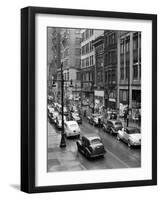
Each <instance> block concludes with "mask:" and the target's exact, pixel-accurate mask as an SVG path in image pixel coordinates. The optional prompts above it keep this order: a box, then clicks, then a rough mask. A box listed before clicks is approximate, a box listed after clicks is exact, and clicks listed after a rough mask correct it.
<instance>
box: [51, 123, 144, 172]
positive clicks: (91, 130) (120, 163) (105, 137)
mask: <svg viewBox="0 0 161 200" xmlns="http://www.w3.org/2000/svg"><path fill="white" fill-rule="evenodd" d="M80 128H81V135H98V136H100V137H101V139H102V141H103V144H104V146H105V149H106V154H105V156H104V157H100V158H96V159H92V160H88V159H86V158H85V157H84V155H82V154H81V153H79V152H78V151H77V146H76V141H77V139H67V140H66V144H67V149H70V150H72V152H73V154H72V156H74V159H75V160H76V161H77V162H79V163H80V165H81V166H82V168H83V169H115V168H117V169H118V168H136V167H140V166H141V148H129V147H128V146H127V144H125V143H123V142H122V141H118V140H117V139H116V137H115V136H113V135H110V134H108V133H106V132H104V131H103V130H102V129H101V128H97V127H94V126H92V125H90V124H89V123H88V122H87V121H83V124H82V125H80ZM48 131H49V132H50V134H49V135H48V148H49V146H53V147H54V140H52V137H53V135H52V134H51V133H52V132H53V133H55V134H56V135H54V137H55V138H56V137H57V136H58V137H60V135H61V131H60V130H57V129H56V128H55V126H54V125H51V124H48ZM66 151H68V150H66ZM65 164H66V163H65V161H64V165H65Z"/></svg>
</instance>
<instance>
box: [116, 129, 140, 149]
mask: <svg viewBox="0 0 161 200" xmlns="http://www.w3.org/2000/svg"><path fill="white" fill-rule="evenodd" d="M117 139H118V140H120V139H121V140H122V141H124V142H126V143H127V144H128V146H129V147H131V146H141V133H140V130H139V129H138V128H135V127H126V128H122V130H119V131H118V134H117Z"/></svg>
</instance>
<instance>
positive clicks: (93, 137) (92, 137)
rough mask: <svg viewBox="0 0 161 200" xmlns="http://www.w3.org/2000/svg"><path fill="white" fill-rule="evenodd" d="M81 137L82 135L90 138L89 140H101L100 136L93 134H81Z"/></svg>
mask: <svg viewBox="0 0 161 200" xmlns="http://www.w3.org/2000/svg"><path fill="white" fill-rule="evenodd" d="M82 137H84V138H86V139H88V140H90V141H92V140H94V139H99V140H101V138H100V137H99V136H97V135H96V136H95V135H92V136H85V135H83V136H82Z"/></svg>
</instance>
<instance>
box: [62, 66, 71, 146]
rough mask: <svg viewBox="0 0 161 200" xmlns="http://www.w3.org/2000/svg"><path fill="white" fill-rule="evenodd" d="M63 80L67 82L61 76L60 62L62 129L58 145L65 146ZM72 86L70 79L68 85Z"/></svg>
mask: <svg viewBox="0 0 161 200" xmlns="http://www.w3.org/2000/svg"><path fill="white" fill-rule="evenodd" d="M64 82H67V81H65V80H64V76H63V65H62V64H61V91H62V92H61V102H62V107H61V112H62V131H61V140H60V147H61V148H62V147H66V141H65V133H64ZM69 87H73V84H72V80H70V86H69Z"/></svg>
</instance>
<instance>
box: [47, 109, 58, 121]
mask: <svg viewBox="0 0 161 200" xmlns="http://www.w3.org/2000/svg"><path fill="white" fill-rule="evenodd" d="M58 115H59V113H58V112H57V111H53V112H51V113H50V115H49V121H50V123H54V124H56V119H57V117H58Z"/></svg>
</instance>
